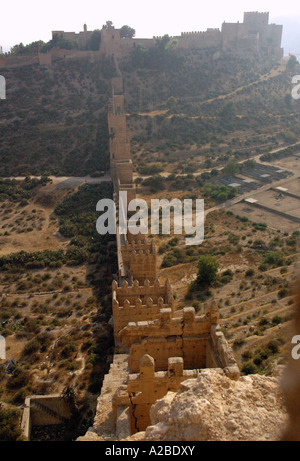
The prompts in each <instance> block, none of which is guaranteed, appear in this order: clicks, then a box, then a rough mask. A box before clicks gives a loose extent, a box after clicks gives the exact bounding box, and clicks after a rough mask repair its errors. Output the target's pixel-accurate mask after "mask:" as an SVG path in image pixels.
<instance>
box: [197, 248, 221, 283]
mask: <svg viewBox="0 0 300 461" xmlns="http://www.w3.org/2000/svg"><path fill="white" fill-rule="evenodd" d="M197 267H198V274H197V280H196V283H197V285H203V284H205V285H211V284H212V283H213V282H214V281H215V280H216V278H217V274H218V269H219V262H218V260H217V258H215V257H214V256H211V255H203V256H201V258H200V259H199V261H198V264H197Z"/></svg>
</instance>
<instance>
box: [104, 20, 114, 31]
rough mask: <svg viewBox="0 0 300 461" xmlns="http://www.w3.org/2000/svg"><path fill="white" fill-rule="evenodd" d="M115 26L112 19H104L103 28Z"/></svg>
mask: <svg viewBox="0 0 300 461" xmlns="http://www.w3.org/2000/svg"><path fill="white" fill-rule="evenodd" d="M114 28H115V26H114V25H113V22H112V21H106V24H104V25H103V29H114Z"/></svg>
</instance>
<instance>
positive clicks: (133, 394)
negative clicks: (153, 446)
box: [116, 355, 198, 434]
mask: <svg viewBox="0 0 300 461" xmlns="http://www.w3.org/2000/svg"><path fill="white" fill-rule="evenodd" d="M197 376H198V371H197V370H184V362H183V360H182V358H179V357H170V358H169V359H168V367H167V371H165V372H157V373H155V364H154V360H153V358H152V357H151V356H149V355H144V356H143V357H142V359H141V361H140V366H139V373H138V374H130V375H129V378H128V384H127V392H128V395H129V397H130V404H129V407H130V412H129V414H130V430H131V434H134V433H136V432H137V431H144V430H145V429H146V428H147V427H148V426H149V425H151V420H150V408H151V406H152V405H153V403H155V402H156V401H157V400H158V399H161V398H162V397H164V396H165V395H166V394H167V393H168V392H169V391H171V392H177V391H178V390H179V389H180V384H181V383H182V382H183V381H185V380H187V379H192V378H196V377H197ZM116 403H117V402H116Z"/></svg>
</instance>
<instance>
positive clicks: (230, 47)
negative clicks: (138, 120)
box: [52, 12, 283, 57]
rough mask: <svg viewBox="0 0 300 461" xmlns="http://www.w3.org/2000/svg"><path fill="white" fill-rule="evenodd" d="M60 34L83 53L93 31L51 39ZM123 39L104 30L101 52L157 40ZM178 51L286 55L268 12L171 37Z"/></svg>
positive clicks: (113, 31) (148, 44)
mask: <svg viewBox="0 0 300 461" xmlns="http://www.w3.org/2000/svg"><path fill="white" fill-rule="evenodd" d="M55 34H58V35H59V36H61V37H62V38H68V39H72V40H75V41H76V42H77V43H78V47H79V49H81V50H84V49H85V47H86V44H87V41H88V39H89V38H90V36H91V34H92V31H88V30H87V26H86V24H85V25H84V30H83V32H79V33H78V34H77V33H75V32H64V31H53V32H52V37H54V35H55ZM156 38H157V37H153V38H152V39H141V38H121V35H120V29H114V28H108V29H106V28H103V29H102V30H101V44H100V52H103V53H116V54H117V55H118V54H119V55H125V54H126V53H128V52H129V51H130V50H132V49H134V48H136V47H137V46H139V45H140V46H143V47H145V48H148V47H151V46H153V45H154V43H155V39H156ZM172 38H173V39H175V40H176V41H177V44H178V47H179V48H186V49H188V48H189V49H197V48H199V49H206V48H215V49H216V50H223V51H242V52H247V51H252V52H255V51H259V50H265V51H267V52H268V53H269V54H272V55H274V56H276V57H281V56H282V55H283V50H282V48H281V38H282V26H281V25H277V24H269V13H258V12H248V13H244V22H242V23H240V22H237V23H228V22H224V23H223V24H222V28H221V30H220V29H207V30H206V31H205V32H182V33H181V35H180V36H175V37H172Z"/></svg>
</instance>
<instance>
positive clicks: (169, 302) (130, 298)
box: [112, 279, 174, 343]
mask: <svg viewBox="0 0 300 461" xmlns="http://www.w3.org/2000/svg"><path fill="white" fill-rule="evenodd" d="M112 306H113V319H114V336H115V342H116V343H117V342H118V341H119V333H120V331H121V330H122V329H123V328H125V327H126V326H127V325H128V324H129V323H130V322H133V321H143V320H155V319H157V318H158V317H159V315H160V311H161V309H164V308H170V309H171V311H172V313H173V312H174V298H173V295H172V290H171V285H170V283H169V281H168V280H166V283H165V284H164V285H160V283H159V281H158V280H157V279H156V280H155V281H154V284H153V285H151V284H150V281H149V280H145V283H144V284H143V285H140V284H139V282H138V281H137V280H136V281H134V282H133V284H132V285H131V286H129V284H128V282H127V281H126V280H125V281H123V285H122V287H120V286H119V285H118V283H117V282H116V281H114V282H113V284H112Z"/></svg>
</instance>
